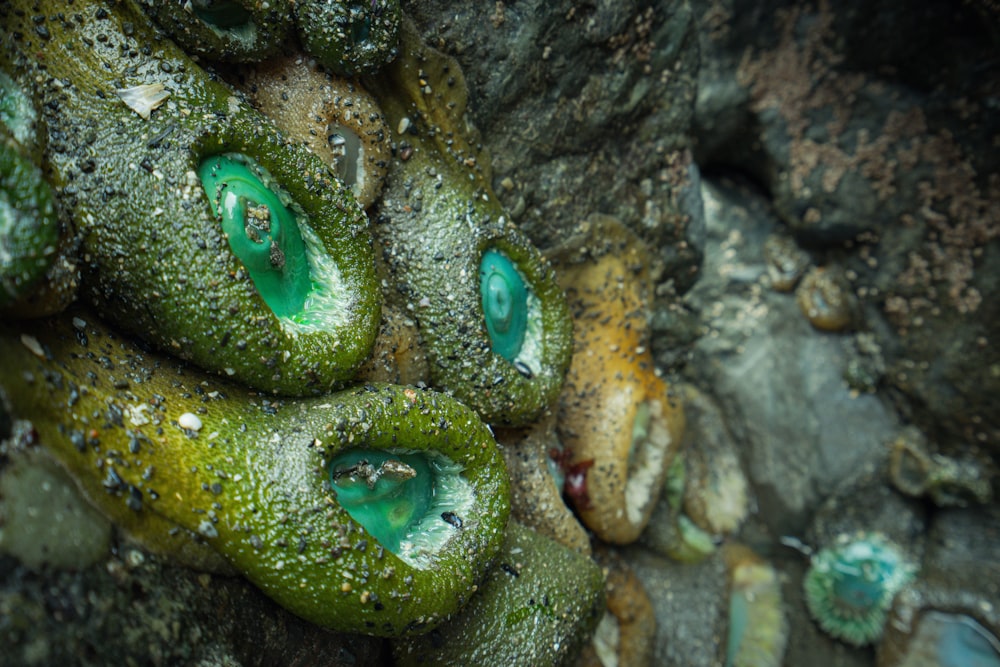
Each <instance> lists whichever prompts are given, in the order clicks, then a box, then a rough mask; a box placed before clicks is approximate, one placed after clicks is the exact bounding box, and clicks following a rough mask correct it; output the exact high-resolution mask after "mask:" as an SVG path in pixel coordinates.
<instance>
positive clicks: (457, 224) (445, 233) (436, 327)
mask: <svg viewBox="0 0 1000 667" xmlns="http://www.w3.org/2000/svg"><path fill="white" fill-rule="evenodd" d="M401 44H402V50H401V56H400V57H399V58H398V59H397V60H396V61H395V62H393V63H392V64H390V65H389V66H388V67H386V68H385V69H384V70H383V71H382V72H380V74H379V76H378V77H371V78H370V79H368V80H366V81H365V83H366V85H367V86H368V89H369V90H370V91H371V92H372V94H373V95H375V97H376V98H377V99H378V101H379V104H380V106H381V107H382V110H383V111H384V112H385V115H386V118H387V119H388V121H389V126H390V127H391V128H394V130H395V131H394V133H393V135H392V136H393V140H394V142H395V145H396V148H397V150H396V153H395V157H394V160H393V162H392V165H391V170H392V171H393V173H394V176H393V178H391V179H389V181H388V183H387V184H386V190H385V192H384V193H383V196H382V200H381V201H380V202H379V204H378V206H377V208H376V209H375V213H374V215H373V223H374V224H373V226H372V231H373V233H374V234H375V236H376V243H377V244H378V246H379V247H380V249H381V258H382V259H383V260H384V261H385V263H386V268H387V270H388V272H389V273H390V274H391V276H392V280H391V282H390V285H391V291H392V292H395V295H394V296H393V297H388V296H387V297H386V301H390V300H391V299H393V298H396V299H398V300H400V301H402V302H403V303H405V307H406V309H407V311H408V312H409V313H410V316H411V317H412V318H413V319H414V320H415V321H416V322H417V325H418V327H419V329H420V335H421V338H422V340H423V342H424V345H425V349H426V351H427V357H428V360H429V362H430V363H429V371H430V378H429V380H430V381H429V384H430V385H431V386H433V387H435V388H439V389H441V390H443V391H447V392H448V393H451V394H453V395H454V396H456V397H457V398H459V399H460V400H461V401H462V402H463V403H465V404H466V405H469V406H470V407H473V408H474V409H475V410H476V411H477V412H479V414H480V415H481V416H482V417H483V419H485V420H486V421H488V422H490V423H493V424H498V425H503V426H524V425H527V424H530V423H531V422H532V421H534V420H536V419H537V418H538V417H540V416H541V414H542V413H543V412H544V410H545V409H546V408H548V407H549V406H550V405H552V403H553V402H554V401H555V399H556V397H557V396H558V394H559V390H560V388H561V387H562V382H563V376H564V374H565V372H566V368H567V366H568V365H569V359H570V355H571V352H572V333H573V324H572V320H571V319H570V315H569V309H568V307H567V304H566V297H565V295H564V294H563V291H562V289H560V287H559V285H558V284H557V283H556V280H555V273H554V271H553V270H552V267H551V265H550V264H549V263H548V262H547V261H546V260H545V259H544V258H543V257H542V255H541V253H540V252H539V250H538V248H536V247H535V246H534V245H533V244H532V243H531V241H530V240H529V239H528V238H527V236H525V234H524V233H523V232H521V231H520V230H519V229H518V228H517V227H516V226H515V225H514V224H513V223H512V222H511V220H510V218H509V216H507V214H506V213H505V212H504V210H503V208H502V207H501V205H500V203H499V200H498V199H497V198H496V195H495V194H494V193H493V190H492V187H491V185H490V177H489V173H488V170H489V159H488V156H486V155H485V154H484V153H483V151H482V146H481V143H480V142H479V141H478V140H477V139H476V138H475V137H474V136H472V135H473V134H474V133H473V132H472V131H471V130H470V129H469V127H470V126H469V125H468V122H467V119H466V118H465V110H466V103H467V97H466V89H465V82H464V79H463V78H462V76H461V70H460V68H459V67H458V64H457V63H456V62H455V61H454V60H453V59H450V58H448V57H447V56H445V55H444V54H442V53H440V52H438V51H435V50H434V49H431V48H429V47H427V46H425V45H424V44H422V43H421V41H420V39H419V37H418V36H417V35H416V33H415V28H413V27H412V26H410V27H406V28H404V30H403V35H402V42H401Z"/></svg>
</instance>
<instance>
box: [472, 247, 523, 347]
mask: <svg viewBox="0 0 1000 667" xmlns="http://www.w3.org/2000/svg"><path fill="white" fill-rule="evenodd" d="M479 292H480V296H481V297H482V304H483V317H484V318H485V319H486V330H487V332H489V335H490V343H491V344H492V347H493V351H494V352H495V353H497V354H499V355H500V356H502V357H503V358H505V359H507V360H508V361H514V360H515V359H516V358H517V356H518V354H519V353H520V352H521V347H522V345H523V344H524V336H525V332H526V331H527V328H528V288H527V286H526V285H525V284H524V278H522V277H521V273H520V272H519V271H518V270H517V267H516V266H515V265H514V263H513V262H512V261H511V260H510V259H509V258H508V257H507V256H506V255H504V254H503V253H501V252H499V251H497V250H487V251H486V252H484V253H483V259H482V261H481V262H480V265H479Z"/></svg>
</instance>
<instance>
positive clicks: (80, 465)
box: [0, 312, 510, 636]
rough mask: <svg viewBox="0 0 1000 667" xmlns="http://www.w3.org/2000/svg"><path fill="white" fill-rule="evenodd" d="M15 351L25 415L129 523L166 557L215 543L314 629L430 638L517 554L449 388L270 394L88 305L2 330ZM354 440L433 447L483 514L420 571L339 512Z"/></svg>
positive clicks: (481, 455)
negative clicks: (124, 331) (338, 477)
mask: <svg viewBox="0 0 1000 667" xmlns="http://www.w3.org/2000/svg"><path fill="white" fill-rule="evenodd" d="M0 357H2V358H3V359H4V364H3V368H2V369H0V384H2V385H3V388H4V390H5V393H6V395H7V397H8V398H9V400H10V402H11V406H12V416H14V417H15V418H18V419H27V420H30V421H31V422H32V423H33V424H34V427H35V429H36V431H37V435H38V439H39V441H40V442H41V443H42V444H43V445H44V446H45V447H46V448H47V449H48V450H49V451H50V452H51V453H52V454H53V455H54V456H55V457H56V458H57V459H58V460H59V461H60V462H61V463H62V464H63V465H64V466H65V467H66V468H68V469H69V471H70V472H71V473H72V474H73V476H74V477H75V478H76V479H77V481H78V482H79V484H80V486H81V488H82V489H83V490H84V492H85V493H86V494H87V495H88V497H90V498H91V500H92V501H94V502H95V504H97V505H98V507H99V508H100V509H102V510H103V511H104V512H105V513H106V514H108V515H109V517H110V518H111V519H112V520H113V521H115V523H117V524H118V525H122V526H124V527H126V528H128V529H131V530H132V531H133V532H135V533H137V535H138V536H139V537H140V538H142V540H143V541H144V542H145V543H146V544H147V545H148V546H151V547H153V548H154V549H156V550H159V551H172V550H176V549H179V548H181V547H182V546H183V544H185V543H187V544H191V543H192V542H195V543H206V544H208V545H209V546H211V547H212V548H213V549H215V550H216V551H217V552H218V553H219V554H221V555H222V556H223V558H225V560H226V561H228V563H229V564H231V565H232V566H234V567H235V569H237V570H239V571H240V572H241V573H243V574H244V575H245V576H246V577H247V578H248V579H250V581H252V582H253V583H254V584H255V585H257V586H258V587H259V588H260V589H261V590H263V591H264V592H265V593H266V594H267V595H268V596H269V597H271V598H273V599H274V600H276V601H277V602H278V603H280V604H281V605H282V606H284V607H285V608H287V609H288V610H290V611H292V612H294V613H296V614H298V615H299V616H301V617H303V618H305V619H307V620H309V621H312V622H314V623H317V624H320V625H323V626H326V627H330V628H334V629H338V630H343V631H349V632H362V633H366V634H373V635H384V636H394V635H400V634H406V633H413V632H421V631H426V630H428V629H430V628H431V627H433V626H434V625H435V624H436V623H438V622H440V621H441V620H442V619H444V618H445V617H447V616H448V615H450V614H453V613H454V612H455V611H456V610H457V609H458V608H459V607H460V606H461V605H463V604H465V603H466V602H467V600H468V599H469V597H470V596H472V593H473V592H474V591H475V589H476V584H477V583H478V582H479V581H480V580H481V579H482V577H483V576H484V574H485V572H486V570H487V567H488V566H489V564H490V563H491V562H492V560H493V558H494V557H495V555H496V553H497V551H498V550H499V548H500V546H501V544H502V541H503V536H504V527H505V526H506V522H507V517H508V514H509V509H510V508H509V500H508V499H509V484H508V479H507V476H506V474H505V467H504V463H503V460H502V458H501V456H500V452H499V450H498V447H497V445H496V443H495V441H494V440H493V437H492V434H491V433H490V431H489V429H488V428H487V427H486V426H485V425H484V424H483V423H482V422H481V421H480V420H479V418H478V417H477V416H476V414H475V413H474V412H473V411H471V410H470V409H468V408H465V407H464V406H462V405H461V404H459V403H458V402H457V401H455V400H453V399H451V398H449V397H447V396H445V395H442V394H437V393H435V392H431V391H426V390H420V389H415V388H410V387H400V386H393V385H379V386H364V387H357V388H354V389H351V390H347V391H343V392H340V393H337V394H331V395H328V396H324V397H320V398H309V399H300V400H293V401H288V402H279V401H269V400H267V399H264V398H261V397H260V396H259V395H255V394H253V393H252V392H249V391H248V390H246V389H244V388H241V387H238V386H235V385H232V384H229V383H226V382H223V381H219V380H216V379H214V378H213V377H212V376H209V375H205V374H204V373H202V372H200V371H196V370H192V369H190V368H188V367H186V366H184V365H183V364H181V363H180V362H178V361H176V360H174V359H171V358H168V357H163V356H160V355H158V354H156V353H152V352H148V351H146V350H145V349H144V348H143V347H140V346H137V345H136V344H135V343H133V342H132V341H130V340H129V339H127V338H124V337H121V336H119V335H117V334H114V333H112V332H110V331H109V330H108V329H106V328H104V327H103V326H102V325H100V324H99V322H98V321H97V320H96V319H95V318H93V317H91V316H90V315H88V314H86V313H83V312H74V313H69V314H67V315H65V316H62V317H60V318H52V319H49V320H46V321H35V322H24V323H18V324H17V325H16V328H9V327H8V328H5V329H4V330H3V332H2V335H0ZM182 415H183V416H182ZM191 415H196V416H197V417H198V419H199V420H200V428H193V427H192V426H191V424H192V423H193V422H192V420H191ZM185 426H187V428H185ZM351 447H359V448H372V449H386V448H392V449H397V448H401V449H410V450H416V451H427V450H429V451H434V452H437V453H438V454H441V455H443V456H445V457H447V458H449V459H451V460H452V461H454V462H456V463H458V464H459V465H461V466H462V467H463V472H462V475H463V477H464V478H465V479H466V481H467V482H468V483H469V485H470V487H471V489H472V492H473V496H474V501H473V510H472V511H471V512H470V513H469V515H467V516H463V517H461V518H462V523H461V527H455V533H454V535H453V536H452V537H451V539H449V540H448V541H447V542H446V543H445V545H444V546H443V547H442V548H441V550H440V551H439V552H438V553H436V554H435V555H433V556H432V558H431V562H430V564H429V565H427V566H426V567H424V568H423V569H418V568H416V567H411V566H410V565H407V564H406V563H405V562H403V561H402V560H400V559H399V558H397V557H396V556H395V555H393V554H392V553H390V552H388V551H387V550H385V549H383V548H382V547H381V546H380V545H379V544H378V543H377V542H376V541H375V540H374V539H373V538H372V537H371V536H370V535H368V534H367V533H366V532H365V531H364V530H363V528H362V527H361V526H360V525H358V524H357V523H355V522H354V521H352V520H351V518H350V516H349V515H348V514H347V512H346V511H345V510H344V509H343V508H341V507H340V506H339V505H338V504H337V503H336V500H335V497H334V494H332V492H331V490H330V487H329V482H328V479H329V477H328V471H327V463H328V462H329V461H330V460H331V459H332V458H333V457H334V456H335V455H337V454H338V453H340V452H342V451H344V450H345V449H347V448H351ZM442 520H444V519H443V518H442Z"/></svg>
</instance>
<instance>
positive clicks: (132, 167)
mask: <svg viewBox="0 0 1000 667" xmlns="http://www.w3.org/2000/svg"><path fill="white" fill-rule="evenodd" d="M170 4H175V3H170ZM12 5H13V6H12V8H11V9H10V10H9V11H8V12H7V14H6V15H5V20H8V23H7V24H6V25H5V27H6V28H8V32H7V34H8V36H9V37H10V39H7V40H4V41H3V42H2V43H0V66H5V63H6V62H9V63H12V65H11V69H10V70H9V71H10V73H11V76H12V77H13V78H14V79H15V80H17V81H20V82H26V81H30V82H32V84H33V85H34V86H35V89H36V90H37V95H38V98H39V100H40V102H41V103H40V104H39V105H38V107H39V109H40V110H42V111H43V112H44V114H45V118H44V121H45V125H46V127H47V130H48V132H49V135H50V136H72V137H79V141H74V142H70V143H69V144H68V145H67V148H66V150H60V151H49V152H48V156H47V157H48V164H47V167H48V168H49V169H50V170H51V174H52V181H53V184H54V185H55V184H58V183H68V182H72V185H73V187H72V188H58V189H56V188H54V191H55V192H56V195H57V198H58V201H57V205H58V207H59V208H60V210H61V211H63V212H65V214H66V219H67V220H72V224H73V226H74V228H75V229H74V230H73V231H75V232H76V233H77V235H78V236H79V239H80V246H81V247H80V255H81V257H82V258H83V262H82V272H83V283H82V286H81V298H83V299H86V300H88V301H89V302H90V303H91V304H92V305H94V306H95V307H97V308H98V309H99V310H100V312H101V313H102V316H104V317H106V318H107V319H108V320H109V321H110V322H111V323H113V324H114V325H115V326H117V327H120V328H121V329H123V330H127V331H129V332H130V333H133V334H135V335H138V336H140V337H141V338H143V339H145V340H146V341H147V342H149V343H151V344H152V345H154V346H156V347H158V348H160V349H161V350H165V351H166V352H167V353H169V354H172V355H176V356H179V357H181V358H183V359H185V360H188V361H192V362H194V363H195V364H197V365H198V366H200V367H201V368H205V369H207V370H210V371H212V372H214V373H217V374H220V375H224V376H226V377H230V378H232V379H234V380H237V381H240V382H242V383H243V384H245V385H248V386H251V387H253V388H255V389H258V390H263V391H267V392H271V393H274V394H279V395H298V396H301V395H308V394H312V395H317V394H322V393H325V392H328V391H330V390H331V389H335V388H338V387H340V386H342V385H343V384H344V383H346V382H347V381H349V380H350V379H352V378H353V376H354V374H355V372H356V370H357V368H358V367H359V366H360V364H361V363H362V362H363V361H364V359H365V358H366V357H367V356H368V354H369V353H370V352H371V349H372V344H373V341H374V339H375V336H376V334H377V332H378V323H379V314H380V302H381V290H380V288H379V285H378V282H377V280H376V277H375V264H374V252H373V248H372V241H371V236H370V233H369V228H368V220H367V219H366V217H365V215H364V211H363V210H362V209H361V207H360V206H359V205H358V203H357V201H356V200H355V199H354V197H353V196H352V195H351V193H350V191H349V190H348V189H347V188H346V187H345V186H344V185H343V184H342V183H341V182H340V181H339V180H337V179H336V177H334V176H333V175H332V174H330V173H329V169H328V167H327V166H326V165H325V164H323V162H322V161H321V160H320V159H319V158H317V157H316V156H315V155H313V154H312V153H310V152H309V151H308V150H307V149H306V147H304V146H302V145H300V144H295V143H289V141H288V139H287V137H285V135H283V134H282V133H281V132H280V131H279V130H278V129H277V127H276V126H275V125H274V124H273V123H272V122H271V121H270V120H269V119H268V118H267V117H265V116H264V115H262V114H260V113H259V112H257V111H256V110H255V109H253V108H251V107H250V106H249V105H248V104H246V103H245V102H244V100H243V99H241V98H240V97H239V96H237V95H236V94H235V93H234V92H233V91H232V90H231V89H229V88H228V87H226V86H225V85H223V84H222V83H220V82H219V81H218V80H217V79H215V78H213V77H212V76H210V75H209V74H208V73H207V72H205V71H204V70H202V69H201V68H200V67H198V65H197V64H195V63H194V62H193V61H192V60H191V58H189V57H188V56H187V55H186V54H185V53H183V52H182V51H181V50H180V49H178V48H177V47H176V46H175V45H174V44H173V43H171V42H170V41H169V40H165V39H162V38H160V37H159V36H158V34H157V32H156V30H155V29H154V27H153V26H152V25H151V24H150V23H149V21H148V20H147V19H146V17H144V16H143V15H142V14H141V13H139V11H138V9H137V8H136V6H135V5H133V4H130V3H126V4H121V5H118V6H116V7H115V8H114V10H113V11H109V9H108V7H107V5H106V3H102V2H97V1H96V0H78V1H77V2H76V3H75V5H74V9H73V16H74V19H73V21H65V20H63V19H62V18H61V17H62V11H63V9H64V7H63V6H62V5H61V4H58V3H34V2H28V1H27V0H18V1H17V2H14V3H12ZM39 22H41V23H44V25H45V31H44V35H45V37H41V36H40V33H39V32H38V31H37V30H36V24H38V23H39ZM64 81H68V82H71V84H72V85H65V84H64V83H63V82H64ZM54 109H58V112H57V113H56V112H55V111H54ZM199 170H201V171H202V172H203V175H204V176H211V175H212V174H213V173H214V174H215V176H214V177H213V178H214V180H212V179H210V182H206V183H205V184H204V185H203V183H202V181H201V179H199V176H198V172H199ZM237 171H238V172H239V175H236V172H237ZM230 186H232V188H230ZM237 188H240V189H241V190H240V192H239V193H238V194H233V195H231V194H230V192H231V191H232V192H234V193H235V192H236V189H237ZM251 190H252V192H251ZM230 205H232V206H231V207H230V208H226V207H228V206H230ZM272 223H273V226H272ZM265 228H267V229H269V230H272V231H273V233H272V231H265ZM249 236H255V237H256V238H257V241H254V240H253V239H251V238H249ZM265 237H267V239H266V240H265ZM271 241H274V243H272V242H271ZM303 248H304V251H303ZM306 273H308V276H307V275H306Z"/></svg>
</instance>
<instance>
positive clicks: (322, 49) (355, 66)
mask: <svg viewBox="0 0 1000 667" xmlns="http://www.w3.org/2000/svg"><path fill="white" fill-rule="evenodd" d="M401 19H402V10H401V9H400V7H399V0H298V2H296V3H295V24H296V27H297V29H298V33H299V41H300V42H301V43H302V46H303V48H304V49H305V50H306V52H307V53H309V54H310V55H312V56H314V57H315V58H316V60H317V61H319V63H320V64H322V65H323V66H324V67H327V68H329V69H330V70H332V71H334V72H336V73H337V74H341V75H343V76H355V75H357V74H368V73H371V72H374V71H376V70H377V69H379V68H380V67H381V66H382V65H384V64H385V63H387V62H389V61H390V60H392V59H393V58H395V57H396V53H397V47H398V43H399V25H400V20H401Z"/></svg>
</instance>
